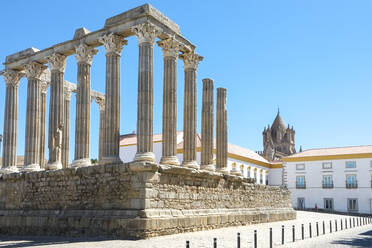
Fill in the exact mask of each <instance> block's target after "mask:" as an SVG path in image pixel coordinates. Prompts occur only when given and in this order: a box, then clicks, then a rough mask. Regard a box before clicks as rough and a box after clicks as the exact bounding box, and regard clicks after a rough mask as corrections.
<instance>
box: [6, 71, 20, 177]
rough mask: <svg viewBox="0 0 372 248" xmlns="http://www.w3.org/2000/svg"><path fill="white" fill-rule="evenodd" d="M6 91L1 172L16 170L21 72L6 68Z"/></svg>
mask: <svg viewBox="0 0 372 248" xmlns="http://www.w3.org/2000/svg"><path fill="white" fill-rule="evenodd" d="M4 78H5V84H6V93H5V110H4V131H3V142H4V143H3V156H2V157H3V158H2V159H3V161H2V168H1V172H2V173H11V172H17V171H18V169H17V166H16V165H17V133H18V86H19V81H20V79H21V74H20V73H18V72H16V71H12V70H7V71H5V73H4Z"/></svg>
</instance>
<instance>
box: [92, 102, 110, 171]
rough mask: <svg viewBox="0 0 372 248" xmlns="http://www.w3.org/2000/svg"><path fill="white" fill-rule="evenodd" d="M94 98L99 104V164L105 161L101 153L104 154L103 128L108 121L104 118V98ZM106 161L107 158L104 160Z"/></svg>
mask: <svg viewBox="0 0 372 248" xmlns="http://www.w3.org/2000/svg"><path fill="white" fill-rule="evenodd" d="M95 100H96V103H97V104H98V106H99V145H98V162H99V164H101V165H102V164H104V163H105V162H103V160H104V157H103V154H104V150H105V143H104V138H105V129H106V125H107V123H108V120H107V119H106V118H105V113H106V111H105V105H106V104H105V103H106V100H105V98H100V97H96V98H95ZM105 161H107V160H105Z"/></svg>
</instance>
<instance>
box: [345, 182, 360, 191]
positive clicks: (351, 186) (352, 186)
mask: <svg viewBox="0 0 372 248" xmlns="http://www.w3.org/2000/svg"><path fill="white" fill-rule="evenodd" d="M346 188H347V189H356V188H358V181H355V182H348V181H346Z"/></svg>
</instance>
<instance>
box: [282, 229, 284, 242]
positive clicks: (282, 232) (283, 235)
mask: <svg viewBox="0 0 372 248" xmlns="http://www.w3.org/2000/svg"><path fill="white" fill-rule="evenodd" d="M282 245H284V226H283V225H282Z"/></svg>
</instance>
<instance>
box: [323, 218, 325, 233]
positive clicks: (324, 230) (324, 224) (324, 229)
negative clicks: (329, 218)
mask: <svg viewBox="0 0 372 248" xmlns="http://www.w3.org/2000/svg"><path fill="white" fill-rule="evenodd" d="M324 234H325V224H324V220H323V235H324Z"/></svg>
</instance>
